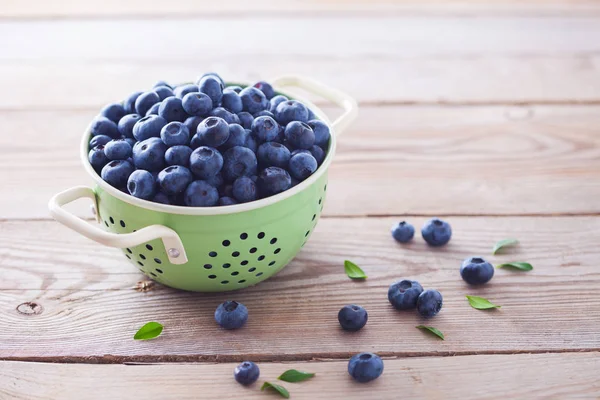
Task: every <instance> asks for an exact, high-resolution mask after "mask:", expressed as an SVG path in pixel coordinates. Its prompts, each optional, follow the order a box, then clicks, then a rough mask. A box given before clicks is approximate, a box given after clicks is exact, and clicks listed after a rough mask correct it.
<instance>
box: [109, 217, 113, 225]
mask: <svg viewBox="0 0 600 400" xmlns="http://www.w3.org/2000/svg"><path fill="white" fill-rule="evenodd" d="M108 220H109V221H110V223H111V224H113V225H114V224H115V220H114V219H113V217H108Z"/></svg>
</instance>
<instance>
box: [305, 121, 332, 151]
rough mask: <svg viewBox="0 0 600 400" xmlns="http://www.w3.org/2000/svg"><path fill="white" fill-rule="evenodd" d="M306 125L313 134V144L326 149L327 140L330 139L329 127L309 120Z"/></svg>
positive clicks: (320, 122)
mask: <svg viewBox="0 0 600 400" xmlns="http://www.w3.org/2000/svg"><path fill="white" fill-rule="evenodd" d="M307 124H308V126H310V128H311V129H312V130H313V132H314V134H315V144H316V145H317V146H320V147H322V148H326V147H327V144H328V143H329V138H330V137H331V133H330V132H329V127H328V126H327V125H326V124H325V123H324V122H322V121H319V120H317V119H313V120H310V121H308V122H307Z"/></svg>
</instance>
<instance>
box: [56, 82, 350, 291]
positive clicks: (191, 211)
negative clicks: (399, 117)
mask: <svg viewBox="0 0 600 400" xmlns="http://www.w3.org/2000/svg"><path fill="white" fill-rule="evenodd" d="M273 86H274V87H275V89H276V90H277V91H278V92H279V93H282V94H284V95H286V96H288V97H290V98H292V97H293V98H298V96H296V95H290V94H288V93H287V92H286V91H285V90H282V88H285V87H297V88H301V89H304V90H305V91H307V92H309V93H312V94H316V95H319V96H321V97H323V98H325V99H327V100H329V101H331V102H333V103H334V104H336V105H338V106H340V107H342V108H343V109H344V113H343V114H342V116H341V117H339V118H338V119H337V120H336V121H335V122H333V123H330V121H329V119H328V118H327V116H326V115H325V114H324V113H323V112H322V111H321V110H319V109H318V108H317V107H315V106H314V105H313V104H312V103H310V102H309V101H307V100H305V99H301V100H302V101H303V102H304V103H305V104H306V105H307V106H308V107H309V108H310V109H311V110H312V111H313V112H314V113H315V114H316V115H317V116H318V117H319V118H320V119H321V120H323V121H324V122H326V123H327V124H328V125H329V126H330V129H331V140H330V143H329V150H328V153H327V157H326V158H325V160H324V161H323V164H322V165H321V166H320V167H319V169H318V170H317V171H316V172H315V173H314V174H313V175H312V176H310V177H309V178H308V179H306V180H305V181H303V182H302V183H300V184H299V185H297V186H295V187H293V188H292V189H290V190H287V191H285V192H283V193H280V194H278V195H276V196H272V197H269V198H266V199H262V200H259V201H254V202H251V203H245V204H239V205H233V206H225V207H205V208H201V207H180V206H172V205H164V204H159V203H153V202H150V201H146V200H141V199H138V198H135V197H133V196H130V195H128V194H125V193H123V192H121V191H119V190H118V189H115V188H114V187H112V186H110V185H108V184H107V183H106V182H104V181H103V180H102V179H101V178H100V176H98V174H97V173H96V172H95V171H94V169H93V168H92V167H91V165H90V164H89V162H88V158H87V154H88V143H89V139H90V131H89V128H88V130H87V131H86V132H85V134H84V135H83V140H82V142H81V160H82V162H83V165H84V168H85V169H86V171H87V172H88V174H89V175H90V176H91V177H92V179H93V180H94V181H95V183H96V186H95V187H94V188H93V189H92V188H89V187H86V186H78V187H74V188H71V189H68V190H66V191H64V192H61V193H58V194H57V195H55V196H54V197H53V198H52V199H51V200H50V203H49V208H50V213H51V214H52V216H53V217H54V219H56V220H57V221H58V222H60V223H62V224H64V225H66V226H68V227H69V228H71V229H73V230H75V231H76V232H79V233H80V234H82V235H83V236H85V237H87V238H90V239H92V240H95V241H96V242H98V243H101V244H104V245H106V246H111V247H116V248H119V249H121V251H122V252H123V254H124V255H125V257H127V258H128V259H129V260H130V261H131V263H132V264H133V265H135V266H136V267H137V268H138V269H139V270H140V271H142V272H143V273H144V274H146V275H147V276H148V277H149V278H151V279H153V280H155V281H157V282H160V283H162V284H164V285H167V286H171V287H173V288H177V289H183V290H191V291H197V292H224V291H230V290H237V289H242V288H245V287H248V286H251V285H255V284H257V283H258V282H260V281H263V280H265V279H267V278H268V277H270V276H272V275H274V274H276V273H277V272H278V271H279V270H281V269H282V268H283V267H285V266H286V265H287V264H288V263H289V262H290V261H291V260H292V259H293V258H294V257H295V256H296V254H298V252H299V251H300V249H301V248H302V246H304V244H305V243H306V241H307V240H308V238H309V237H310V234H311V233H312V231H313V230H314V229H315V225H316V224H317V221H318V220H319V216H320V215H321V211H322V210H323V204H324V203H325V196H326V194H327V170H328V167H329V164H330V163H331V160H332V159H333V156H334V154H335V148H336V139H337V135H339V134H340V133H341V132H342V131H343V130H344V129H345V128H346V127H347V126H348V125H349V124H350V123H351V122H352V121H353V120H354V119H355V118H356V115H357V111H358V107H357V105H356V102H355V101H354V100H353V99H352V98H351V97H349V96H348V95H346V94H344V93H342V92H340V91H338V90H334V89H331V88H329V87H327V86H325V85H323V84H322V83H319V82H316V81H314V80H311V79H307V78H303V77H298V76H285V77H281V78H279V79H276V80H274V81H273ZM82 197H89V198H90V199H92V201H93V205H92V210H93V212H94V214H95V216H96V220H97V222H98V223H100V224H101V228H100V227H98V226H96V225H93V224H90V223H88V222H86V221H84V220H82V219H80V218H78V217H76V216H75V215H73V214H71V213H69V212H67V211H66V210H65V209H64V208H63V206H64V205H65V204H68V203H70V202H72V201H74V200H77V199H79V198H82Z"/></svg>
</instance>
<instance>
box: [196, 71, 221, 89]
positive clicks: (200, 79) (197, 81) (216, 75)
mask: <svg viewBox="0 0 600 400" xmlns="http://www.w3.org/2000/svg"><path fill="white" fill-rule="evenodd" d="M207 76H212V77H213V78H215V79H216V80H218V81H219V82H220V83H221V85H223V87H225V81H224V80H223V78H221V76H220V75H219V74H217V73H216V72H207V73H205V74H203V75H202V76H201V77H199V78H198V79H196V83H199V82H201V81H202V79H203V78H205V77H207Z"/></svg>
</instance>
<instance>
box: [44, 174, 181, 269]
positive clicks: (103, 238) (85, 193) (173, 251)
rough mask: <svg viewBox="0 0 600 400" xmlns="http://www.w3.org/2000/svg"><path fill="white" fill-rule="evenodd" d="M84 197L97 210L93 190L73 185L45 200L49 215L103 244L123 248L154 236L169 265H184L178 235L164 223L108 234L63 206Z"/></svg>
mask: <svg viewBox="0 0 600 400" xmlns="http://www.w3.org/2000/svg"><path fill="white" fill-rule="evenodd" d="M84 197H88V198H90V199H92V201H93V202H94V206H95V207H96V210H98V207H97V204H96V193H94V190H93V189H92V188H89V187H87V186H76V187H73V188H71V189H67V190H65V191H64V192H60V193H58V194H56V195H55V196H54V197H52V198H51V199H50V202H49V203H48V208H49V209H50V214H51V215H52V217H53V218H54V219H55V220H57V221H58V222H60V223H61V224H63V225H65V226H67V227H69V228H71V229H73V230H74V231H75V232H77V233H80V234H82V235H83V236H85V237H87V238H88V239H92V240H94V241H96V242H98V243H100V244H103V245H105V246H110V247H117V248H120V249H124V248H127V247H135V246H139V245H140V244H144V243H147V242H149V241H151V240H154V239H161V240H162V242H163V244H164V246H165V249H166V250H167V257H168V258H169V261H170V262H171V264H185V263H186V262H187V261H188V259H187V256H186V254H185V249H184V248H183V243H182V242H181V239H180V238H179V235H178V234H177V232H175V231H174V230H173V229H171V228H167V227H166V226H164V225H150V226H147V227H145V228H142V229H140V230H139V231H137V232H133V233H110V232H106V231H104V230H103V229H101V228H99V227H98V226H95V225H92V224H89V223H87V222H86V221H85V220H83V219H81V218H79V217H77V216H75V215H73V214H71V213H70V212H68V211H67V210H65V209H64V208H63V206H64V205H65V204H68V203H71V202H73V201H75V200H77V199H81V198H84Z"/></svg>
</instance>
